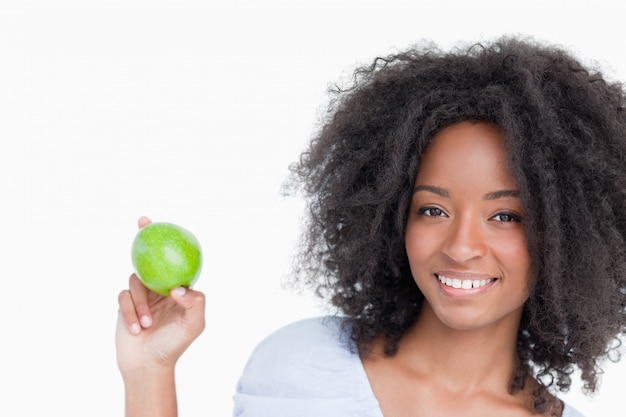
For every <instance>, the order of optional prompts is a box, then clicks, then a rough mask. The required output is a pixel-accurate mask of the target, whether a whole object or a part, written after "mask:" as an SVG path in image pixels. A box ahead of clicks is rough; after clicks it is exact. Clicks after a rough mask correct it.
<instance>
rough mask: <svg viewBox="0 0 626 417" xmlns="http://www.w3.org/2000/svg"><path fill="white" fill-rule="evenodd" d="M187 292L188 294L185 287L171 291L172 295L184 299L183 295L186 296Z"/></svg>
mask: <svg viewBox="0 0 626 417" xmlns="http://www.w3.org/2000/svg"><path fill="white" fill-rule="evenodd" d="M185 292H187V290H186V289H185V287H176V288H174V289H173V290H172V291H170V294H171V295H175V296H177V297H182V296H183V295H185Z"/></svg>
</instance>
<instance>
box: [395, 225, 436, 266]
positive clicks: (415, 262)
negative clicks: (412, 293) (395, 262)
mask: <svg viewBox="0 0 626 417" xmlns="http://www.w3.org/2000/svg"><path fill="white" fill-rule="evenodd" d="M439 239H440V236H439V235H438V234H437V233H429V228H420V227H419V226H418V225H417V224H413V225H410V226H408V227H407V228H406V233H405V240H404V247H405V249H406V253H407V257H408V258H409V263H410V265H411V270H414V269H416V268H419V266H420V265H421V264H423V261H424V260H426V259H428V258H429V257H430V256H432V255H433V253H435V252H436V251H437V247H438V240H439Z"/></svg>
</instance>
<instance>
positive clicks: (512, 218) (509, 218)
mask: <svg viewBox="0 0 626 417" xmlns="http://www.w3.org/2000/svg"><path fill="white" fill-rule="evenodd" d="M491 219H492V220H495V221H497V222H502V223H510V222H517V223H521V221H522V218H521V217H520V216H518V215H517V214H513V213H498V214H496V215H495V216H493V217H492V218H491Z"/></svg>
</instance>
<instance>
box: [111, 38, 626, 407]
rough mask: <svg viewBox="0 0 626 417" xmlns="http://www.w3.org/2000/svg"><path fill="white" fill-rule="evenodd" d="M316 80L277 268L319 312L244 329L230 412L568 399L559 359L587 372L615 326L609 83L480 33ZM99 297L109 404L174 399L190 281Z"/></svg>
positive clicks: (618, 181)
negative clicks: (457, 45)
mask: <svg viewBox="0 0 626 417" xmlns="http://www.w3.org/2000/svg"><path fill="white" fill-rule="evenodd" d="M337 94H338V97H337V100H335V101H333V107H332V109H331V111H330V112H329V115H328V119H327V120H326V121H325V123H324V125H323V128H322V129H321V130H320V132H319V134H318V135H317V137H316V138H315V139H314V140H313V141H312V143H311V145H310V148H309V149H308V150H307V151H306V152H305V153H304V154H303V155H302V158H301V160H300V162H299V164H298V165H297V166H295V167H294V168H293V172H294V174H295V176H294V181H296V182H298V183H302V184H303V188H304V191H305V192H306V193H307V195H308V196H309V208H310V218H309V223H308V227H307V232H306V235H305V236H304V242H303V246H302V251H301V256H300V257H299V259H298V260H299V263H298V268H297V271H296V272H297V274H296V275H297V277H299V278H300V279H301V280H304V281H305V282H306V283H308V284H310V285H311V286H312V287H313V288H315V289H316V291H317V292H318V293H319V294H321V295H322V296H324V297H327V298H328V300H329V301H330V303H331V304H332V305H334V306H336V307H337V309H338V313H339V314H337V317H328V318H323V319H319V320H308V321H302V322H298V323H295V324H293V325H290V326H288V327H286V328H284V329H281V330H279V331H278V332H276V333H275V334H273V335H271V336H270V337H268V338H267V339H266V340H264V341H263V342H262V343H261V344H259V346H258V347H257V349H256V350H255V352H253V354H252V356H251V358H250V360H249V362H248V364H247V366H246V369H245V370H244V373H243V375H242V377H241V379H240V382H239V385H238V387H237V393H236V395H235V415H237V416H282V415H285V416H287V415H290V416H293V415H298V416H320V415H333V416H334V415H341V416H346V415H358V416H372V417H373V416H376V417H381V416H384V417H390V416H398V417H400V416H420V415H425V416H434V415H437V416H458V415H463V416H474V415H475V416H490V415H493V416H504V415H511V416H518V415H519V416H527V415H534V414H539V415H549V416H563V417H574V416H580V414H579V413H578V412H577V411H576V410H574V409H573V408H572V407H570V406H569V405H567V404H565V403H563V402H561V401H559V400H558V398H557V394H558V392H559V391H565V390H567V389H568V388H569V387H570V384H571V379H570V376H571V375H572V373H573V372H574V370H575V369H576V368H578V369H579V370H580V373H581V378H582V380H583V383H584V387H585V389H586V390H588V391H590V392H593V391H595V389H596V385H597V383H598V375H599V373H600V368H599V366H600V364H601V362H602V360H603V359H605V358H607V357H608V356H609V354H610V353H611V347H612V346H615V342H616V341H617V337H618V336H620V335H621V334H622V332H623V331H624V324H625V315H624V305H626V245H625V240H626V117H625V116H624V91H623V89H622V87H621V86H620V85H618V84H611V83H609V82H607V81H606V80H604V79H603V78H602V76H601V74H599V73H596V72H593V71H590V70H589V69H586V68H585V67H583V66H582V65H581V64H580V63H579V62H578V61H576V60H575V59H574V58H573V57H571V56H570V55H568V54H567V53H566V52H565V51H562V50H560V49H558V48H554V47H551V46H545V45H541V44H538V43H534V42H532V41H520V40H516V39H500V40H498V41H496V42H493V43H491V44H487V45H475V46H472V47H470V48H467V49H465V50H461V49H459V50H457V51H453V52H444V51H440V50H437V49H436V48H434V47H416V48H414V49H410V50H408V51H406V52H403V53H399V54H396V55H394V56H390V57H388V58H385V59H377V60H376V61H375V62H374V63H373V64H372V65H371V66H370V67H367V68H361V69H360V70H358V71H357V72H356V74H355V84H354V86H352V87H351V88H349V89H347V90H345V91H337ZM147 221H148V220H147V219H142V220H140V226H141V225H143V224H144V223H146V222H147ZM119 302H120V312H121V313H120V320H119V324H118V329H117V343H118V345H117V349H118V364H119V367H120V370H121V372H122V375H123V377H124V382H125V386H126V398H127V402H126V404H127V414H128V415H132V416H141V415H151V416H156V415H164V416H172V415H175V414H176V403H175V388H174V376H173V370H174V365H175V362H176V360H177V358H178V357H179V356H180V355H181V354H182V352H183V351H184V349H185V348H186V347H187V346H188V345H189V344H190V343H191V342H192V341H193V339H194V338H195V337H196V336H197V335H198V334H199V333H200V332H201V331H202V328H203V326H204V314H203V312H204V297H203V295H202V294H201V293H199V292H196V291H193V290H185V289H180V288H179V289H175V290H173V291H172V297H171V298H163V297H158V296H156V295H155V294H152V293H148V291H147V290H146V289H145V288H144V287H142V286H141V284H140V283H139V282H138V280H137V279H136V278H135V277H134V276H133V277H131V280H130V288H129V290H125V291H122V293H121V294H120V299H119ZM174 335H175V336H174ZM146 352H148V353H146ZM148 398H151V399H152V402H151V401H146V400H147V399H148ZM154 398H159V399H160V401H161V403H155V402H154ZM148 406H153V407H154V409H153V410H151V409H148V408H146V407H148Z"/></svg>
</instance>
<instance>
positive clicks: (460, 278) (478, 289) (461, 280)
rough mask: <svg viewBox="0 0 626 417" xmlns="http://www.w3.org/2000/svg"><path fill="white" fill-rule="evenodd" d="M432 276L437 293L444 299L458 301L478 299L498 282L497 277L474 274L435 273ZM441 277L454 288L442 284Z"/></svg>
mask: <svg viewBox="0 0 626 417" xmlns="http://www.w3.org/2000/svg"><path fill="white" fill-rule="evenodd" d="M433 276H434V278H435V280H436V281H437V285H438V288H439V292H440V293H441V294H443V295H444V296H446V297H449V298H454V299H459V300H466V299H472V298H475V297H480V296H482V295H483V294H485V293H486V292H487V291H489V290H490V289H491V288H492V287H493V285H494V284H495V283H497V282H498V277H496V276H493V275H485V274H480V273H474V272H458V271H437V272H435V273H434V274H433ZM442 277H443V279H445V280H446V281H447V282H448V283H450V281H453V285H454V287H452V286H450V285H446V284H444V283H442V282H441V280H440V278H442ZM468 286H469V287H468ZM455 287H458V288H455Z"/></svg>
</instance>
